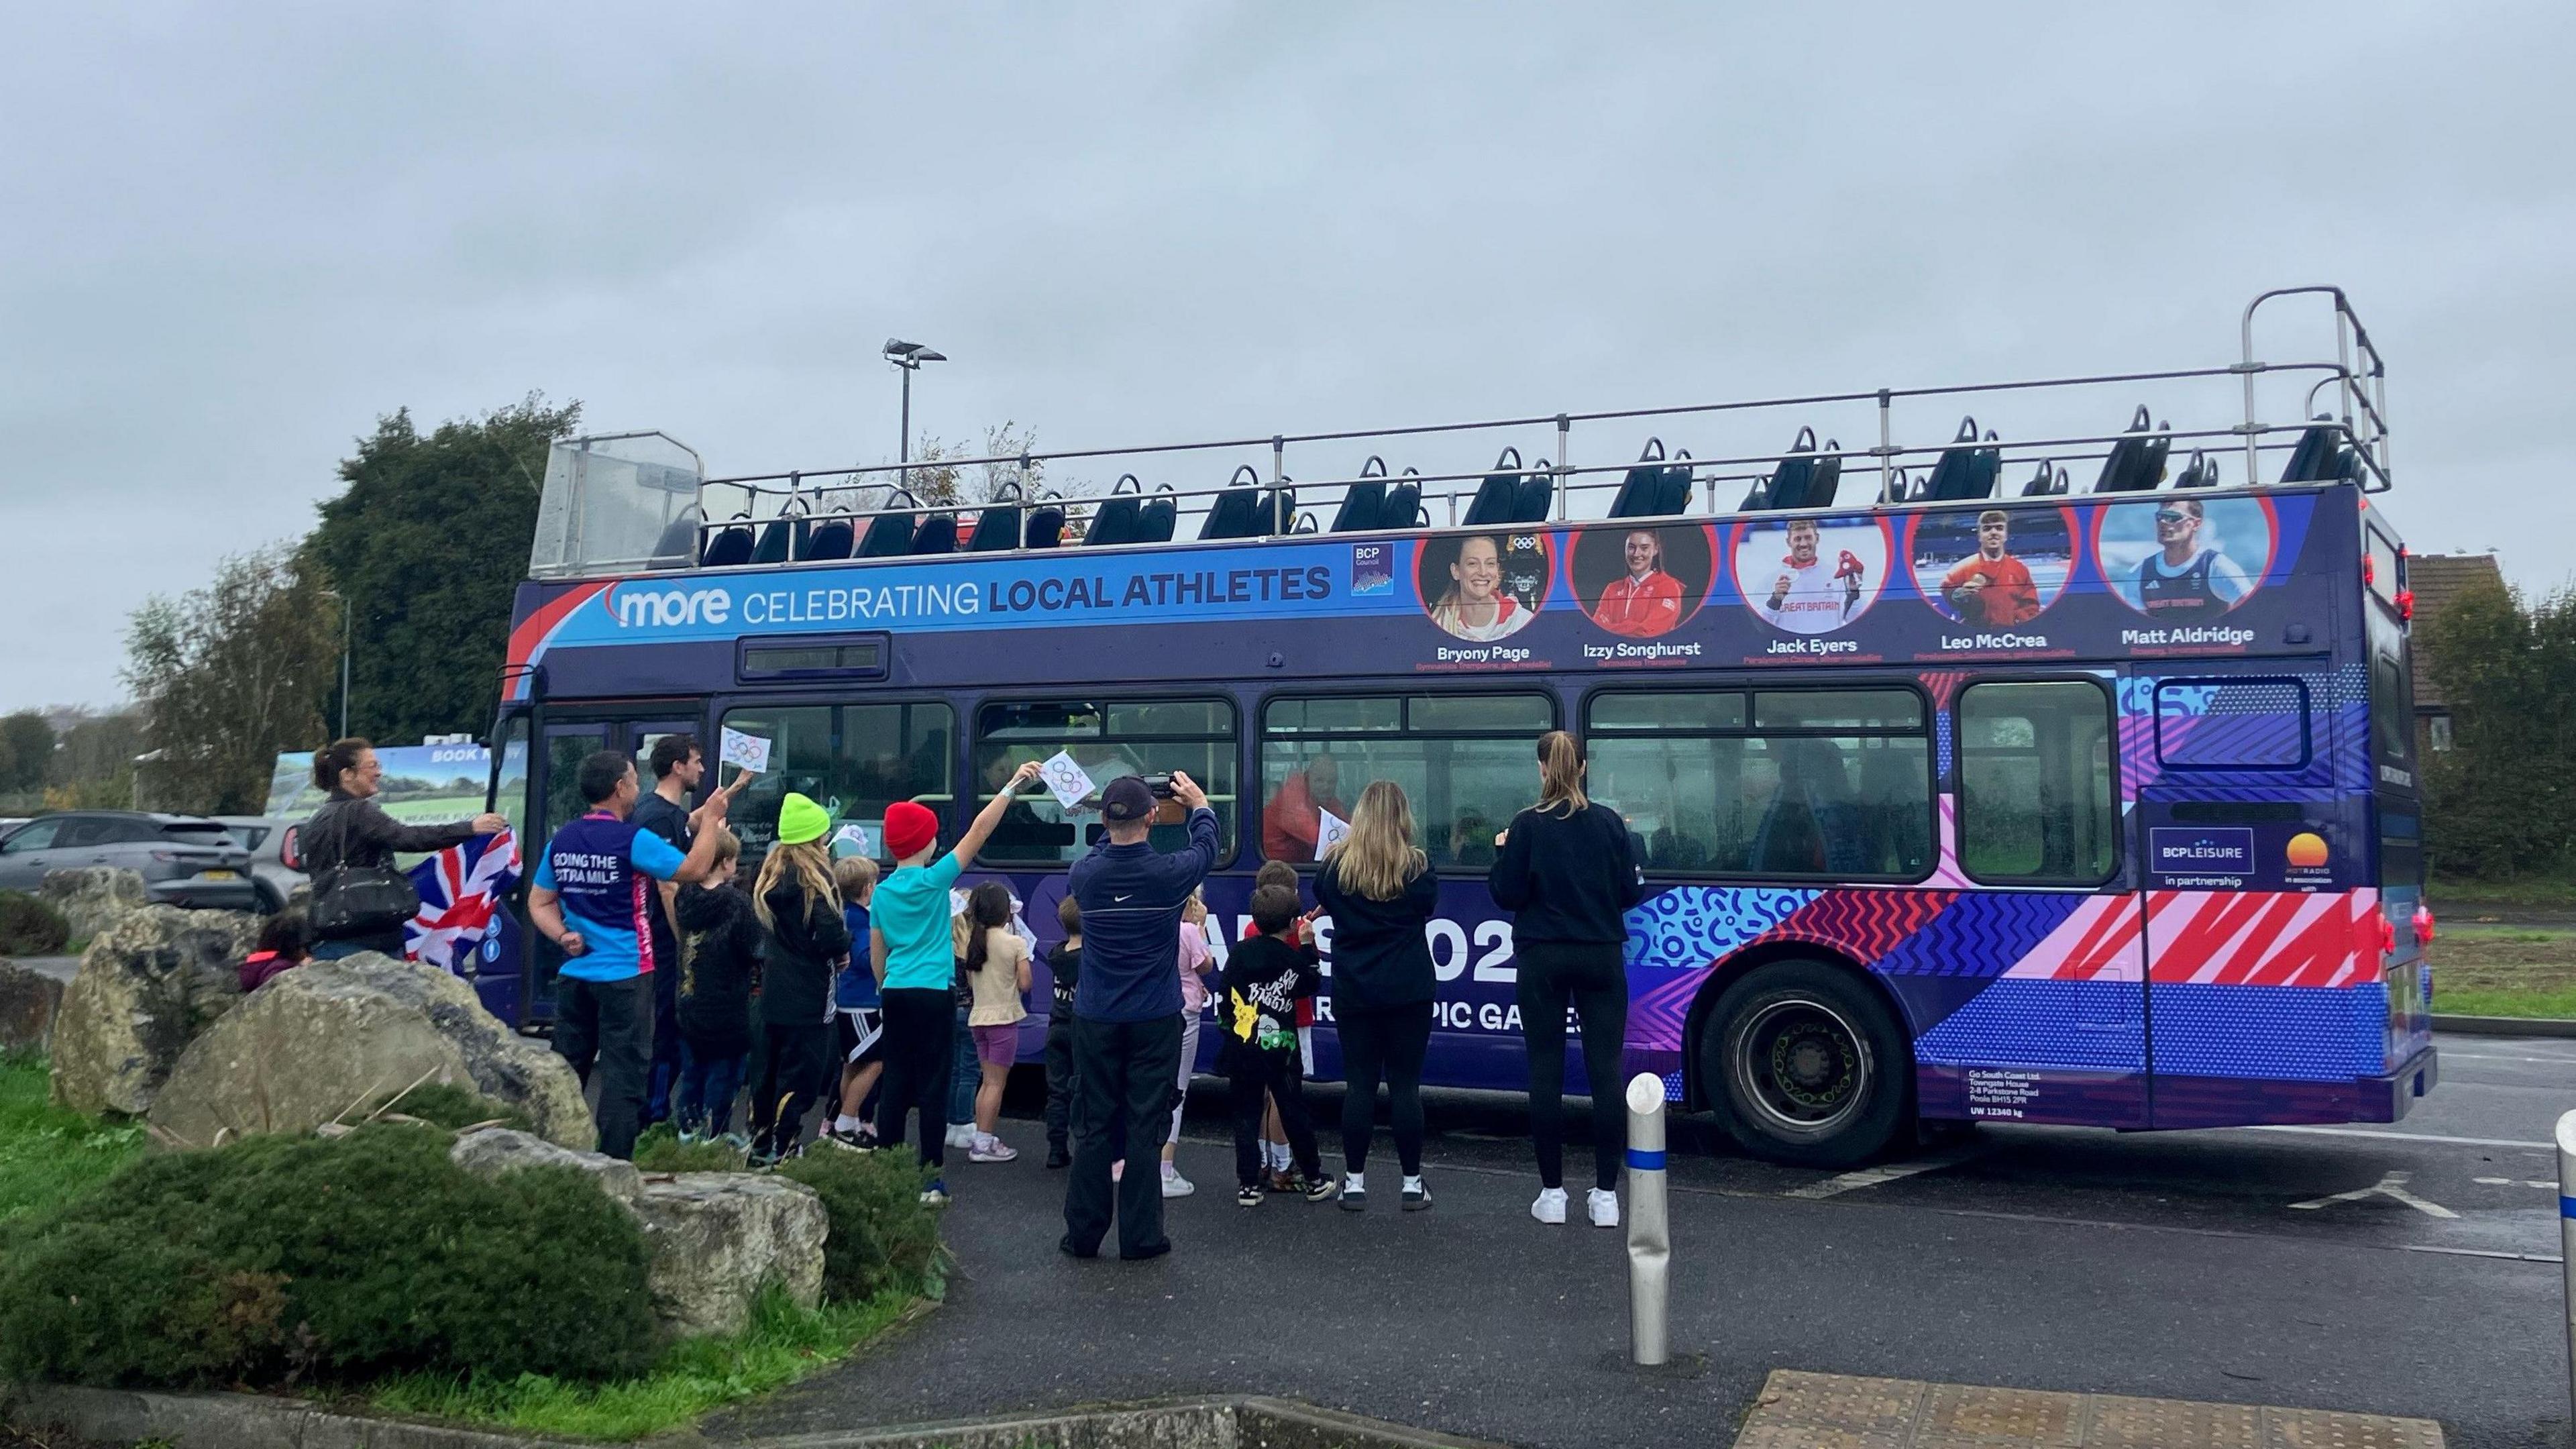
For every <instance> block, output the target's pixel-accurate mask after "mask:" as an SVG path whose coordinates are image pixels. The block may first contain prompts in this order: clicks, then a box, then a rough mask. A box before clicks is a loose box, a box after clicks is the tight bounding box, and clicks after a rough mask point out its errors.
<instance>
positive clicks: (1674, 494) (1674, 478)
mask: <svg viewBox="0 0 2576 1449" xmlns="http://www.w3.org/2000/svg"><path fill="white" fill-rule="evenodd" d="M1697 476H1698V474H1697V465H1695V464H1694V463H1692V462H1691V460H1690V449H1688V448H1675V449H1674V450H1673V463H1672V466H1671V467H1669V468H1666V469H1665V470H1664V487H1663V493H1662V495H1661V496H1659V497H1658V498H1657V499H1656V500H1655V501H1656V502H1657V503H1658V504H1660V505H1661V507H1659V508H1658V509H1657V510H1656V513H1657V514H1658V516H1661V517H1666V518H1669V517H1672V516H1674V515H1676V514H1683V513H1688V512H1690V501H1691V488H1692V486H1693V483H1694V480H1695V479H1696V477H1697Z"/></svg>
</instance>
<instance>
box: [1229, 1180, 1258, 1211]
mask: <svg viewBox="0 0 2576 1449" xmlns="http://www.w3.org/2000/svg"><path fill="white" fill-rule="evenodd" d="M1265 1195H1266V1194H1264V1193H1263V1192H1262V1190H1261V1189H1260V1187H1259V1186H1257V1185H1255V1184H1253V1183H1248V1182H1247V1183H1245V1184H1244V1185H1243V1186H1241V1187H1238V1188H1236V1189H1235V1190H1234V1205H1235V1206H1236V1207H1259V1206H1261V1199H1262V1198H1263V1197H1264V1196H1265Z"/></svg>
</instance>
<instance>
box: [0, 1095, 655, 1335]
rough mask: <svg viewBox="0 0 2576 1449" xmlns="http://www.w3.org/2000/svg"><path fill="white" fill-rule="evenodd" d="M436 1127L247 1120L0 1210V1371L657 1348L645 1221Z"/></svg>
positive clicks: (578, 1177) (576, 1183)
mask: <svg viewBox="0 0 2576 1449" xmlns="http://www.w3.org/2000/svg"><path fill="white" fill-rule="evenodd" d="M450 1140H451V1139H450V1138H449V1136H448V1134H446V1133H445V1132H441V1131H436V1130H432V1129H427V1128H420V1127H411V1126H398V1125H385V1124H379V1125H376V1126H371V1127H364V1128H360V1129H359V1130H358V1131H356V1132H354V1133H351V1134H350V1135H349V1136H347V1137H345V1138H341V1139H338V1140H336V1141H335V1140H328V1139H323V1138H313V1137H267V1136H261V1137H252V1138H248V1139H245V1140H244V1141H242V1142H238V1143H235V1144H232V1145H230V1146H227V1147H223V1148H218V1149H216V1150H214V1151H210V1152H187V1153H171V1154H164V1155H160V1156H155V1157H149V1158H145V1159H143V1160H142V1161H140V1162H137V1163H134V1164H133V1165H131V1166H129V1167H127V1168H125V1169H124V1170H123V1171H121V1172H119V1173H117V1174H116V1175H115V1176H114V1177H112V1178H110V1179H109V1180H107V1181H106V1182H105V1183H102V1184H100V1185H99V1186H98V1187H96V1188H94V1189H92V1190H91V1191H89V1192H87V1193H85V1194H83V1195H82V1196H80V1197H78V1198H75V1199H72V1200H71V1201H69V1202H65V1203H62V1204H60V1205H58V1206H56V1207H54V1208H52V1209H50V1210H47V1211H43V1212H40V1213H37V1214H33V1215H30V1216H29V1217H28V1218H26V1219H24V1220H23V1221H21V1222H18V1223H14V1224H11V1225H10V1227H9V1230H8V1233H7V1237H6V1241H5V1242H0V1376H5V1377H8V1378H13V1379H20V1380H24V1379H30V1378H42V1379H53V1380H58V1381H69V1382H75V1383H92V1384H147V1383H148V1384H203V1383H224V1382H246V1383H255V1384H256V1383H277V1382H292V1381H294V1380H295V1379H296V1378H298V1377H301V1376H305V1375H308V1374H309V1375H311V1376H315V1377H324V1378H348V1377H356V1376H360V1375H371V1374H380V1373H388V1372H399V1371H406V1370H421V1371H431V1372H439V1373H448V1374H473V1373H477V1372H482V1373H487V1374H488V1373H501V1372H507V1373H511V1374H516V1373H521V1372H526V1373H536V1374H548V1375H554V1376H557V1377H561V1378H571V1379H595V1378H601V1377H606V1376H610V1375H617V1374H628V1373H634V1372H636V1371H638V1370H640V1369H642V1368H644V1367H645V1366H646V1365H648V1364H649V1363H651V1361H652V1359H653V1356H654V1348H655V1344H654V1323H653V1314H652V1301H651V1298H650V1295H649V1294H648V1292H647V1290H646V1287H645V1267H646V1262H647V1254H646V1249H645V1246H644V1238H643V1234H642V1231H641V1230H640V1229H639V1228H638V1227H637V1226H636V1224H635V1222H634V1220H633V1219H632V1218H631V1217H630V1216H629V1215H628V1214H627V1213H626V1212H624V1211H623V1210H622V1209H620V1208H619V1207H617V1206H616V1205H615V1204H614V1203H612V1202H610V1201H609V1199H608V1198H607V1197H606V1195H604V1194H602V1193H601V1192H600V1191H599V1189H598V1188H597V1186H596V1185H594V1184H593V1183H592V1182H590V1181H589V1180H588V1179H587V1178H585V1177H584V1176H583V1175H582V1174H581V1173H579V1172H577V1171H574V1170H573V1169H570V1168H562V1169H529V1170H526V1171H521V1172H515V1173H511V1174H509V1175H508V1176H506V1177H503V1178H500V1179H498V1180H489V1179H485V1178H480V1177H476V1176H474V1175H472V1174H470V1173H468V1172H465V1171H464V1170H463V1169H461V1168H458V1167H456V1166H455V1165H454V1164H452V1163H450V1162H449V1161H448V1160H447V1149H448V1145H449V1142H450Z"/></svg>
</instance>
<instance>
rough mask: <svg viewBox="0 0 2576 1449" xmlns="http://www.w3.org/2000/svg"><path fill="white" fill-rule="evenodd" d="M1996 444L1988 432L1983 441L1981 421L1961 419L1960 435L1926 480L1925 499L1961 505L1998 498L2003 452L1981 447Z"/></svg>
mask: <svg viewBox="0 0 2576 1449" xmlns="http://www.w3.org/2000/svg"><path fill="white" fill-rule="evenodd" d="M1980 441H1983V442H1987V443H1992V442H1994V441H1995V434H1994V431H1993V430H1992V429H1988V430H1987V432H1986V435H1985V437H1984V438H1983V439H1982V440H1981V439H1979V438H1978V436H1977V420H1976V419H1975V418H1973V417H1968V418H1961V419H1960V420H1959V435H1958V436H1957V437H1955V438H1952V439H1951V440H1950V446H1949V447H1947V448H1944V449H1942V450H1941V456H1940V458H1939V459H1938V460H1937V461H1935V462H1934V463H1933V464H1932V476H1931V477H1930V478H1929V479H1928V480H1927V481H1926V485H1925V496H1926V497H1928V498H1930V499H1932V500H1933V501H1934V502H1936V503H1949V502H1959V501H1963V500H1966V499H1972V498H1991V497H1993V496H1994V491H1995V479H1996V475H1998V474H2000V473H2001V472H2002V471H2003V452H2002V450H2001V449H1998V448H1981V447H1978V446H1977V444H1978V443H1979V442H1980Z"/></svg>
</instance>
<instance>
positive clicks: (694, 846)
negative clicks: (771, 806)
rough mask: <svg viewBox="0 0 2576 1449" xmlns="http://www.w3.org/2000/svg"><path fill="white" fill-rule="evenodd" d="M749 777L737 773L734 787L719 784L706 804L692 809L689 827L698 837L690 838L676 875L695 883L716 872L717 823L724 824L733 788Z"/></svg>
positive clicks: (678, 878) (678, 879)
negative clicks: (687, 851)
mask: <svg viewBox="0 0 2576 1449" xmlns="http://www.w3.org/2000/svg"><path fill="white" fill-rule="evenodd" d="M748 778H749V776H743V775H737V776H735V777H734V782H733V784H732V786H731V787H729V788H728V787H721V786H720V787H718V788H717V789H716V790H715V791H714V792H713V793H711V794H709V795H708V796H707V798H706V803H705V804H703V805H700V806H699V807H698V808H697V809H695V810H692V811H690V812H689V828H690V829H691V830H694V831H696V832H697V838H696V839H695V840H692V841H690V842H689V853H688V855H687V856H686V857H684V858H683V859H682V860H681V861H680V870H679V874H677V875H675V876H673V877H672V879H674V880H677V881H679V882H681V883H682V884H684V885H694V884H695V883H697V882H699V881H702V880H705V879H706V878H707V877H708V876H711V875H713V874H715V869H716V836H717V834H718V833H719V832H718V830H717V827H718V826H721V825H723V824H724V819H725V811H726V810H727V809H729V808H731V807H732V805H733V792H734V791H735V790H739V789H741V788H742V782H743V781H744V780H745V779H748Z"/></svg>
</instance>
